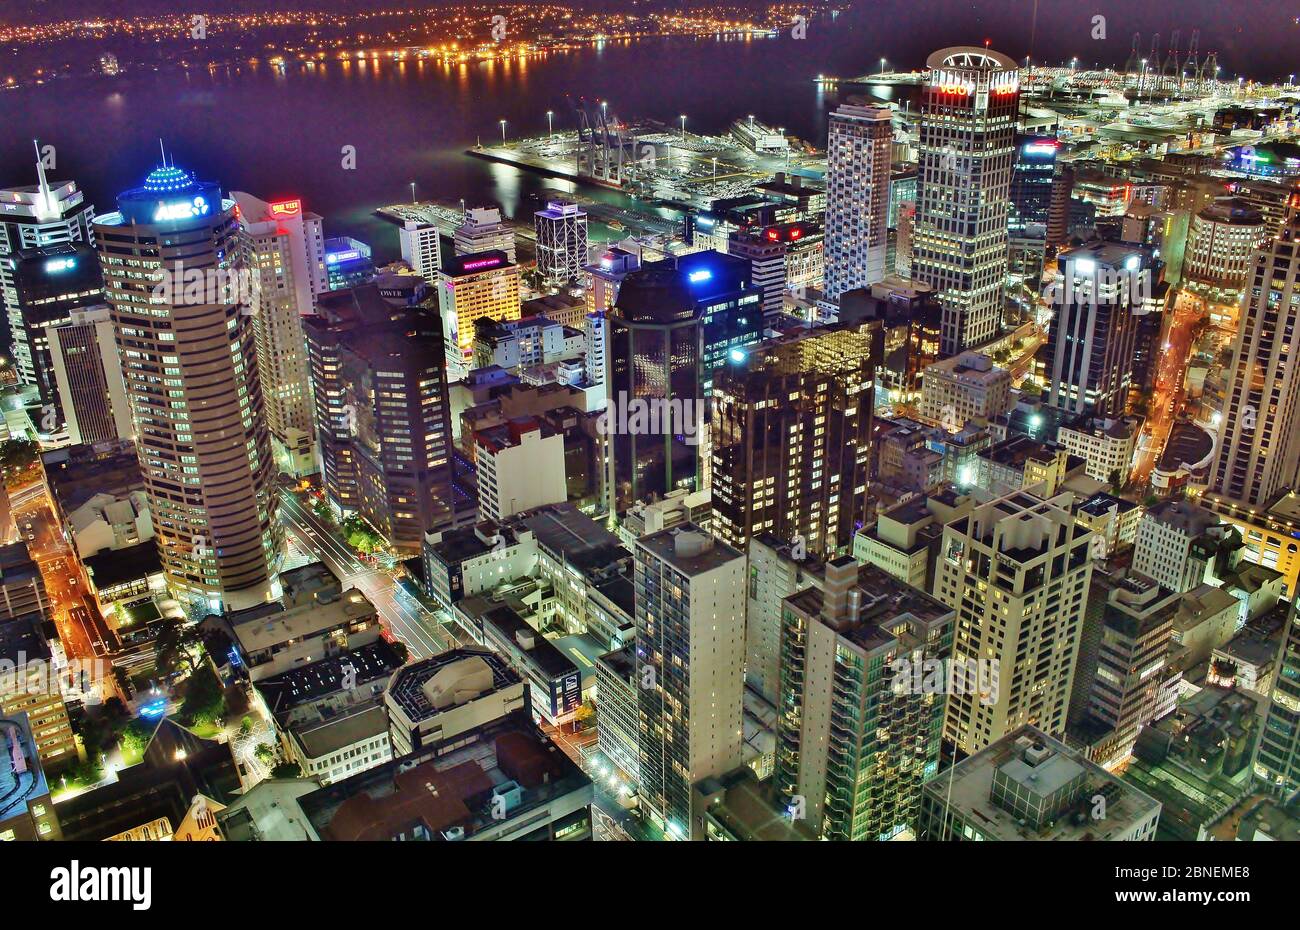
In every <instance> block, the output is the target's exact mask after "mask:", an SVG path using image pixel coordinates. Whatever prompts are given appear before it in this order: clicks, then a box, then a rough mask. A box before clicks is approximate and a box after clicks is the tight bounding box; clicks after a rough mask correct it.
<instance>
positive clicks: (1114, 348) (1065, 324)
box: [1039, 240, 1158, 417]
mask: <svg viewBox="0 0 1300 930" xmlns="http://www.w3.org/2000/svg"><path fill="white" fill-rule="evenodd" d="M1057 263H1058V266H1059V267H1060V269H1061V273H1062V274H1063V276H1064V280H1063V281H1062V282H1061V283H1060V284H1059V286H1057V287H1056V288H1054V289H1053V294H1054V296H1053V299H1052V305H1053V306H1052V313H1053V316H1052V323H1051V326H1050V327H1049V331H1048V336H1047V342H1046V343H1044V344H1043V347H1042V348H1041V349H1040V350H1039V358H1041V359H1042V360H1043V369H1044V373H1045V374H1046V378H1047V391H1046V393H1045V394H1044V398H1043V399H1044V400H1046V401H1047V403H1049V404H1051V405H1052V406H1053V407H1057V408H1058V409H1061V410H1066V411H1069V412H1071V413H1094V414H1097V415H1100V416H1106V417H1117V416H1121V415H1122V414H1123V413H1124V412H1125V410H1126V408H1127V405H1128V395H1129V389H1130V388H1132V387H1133V359H1134V355H1135V351H1134V346H1135V342H1136V339H1137V330H1138V320H1139V319H1140V318H1141V317H1142V316H1143V315H1145V314H1147V313H1151V312H1154V311H1157V309H1158V308H1156V307H1155V306H1154V304H1155V283H1154V278H1155V275H1156V268H1155V267H1154V265H1155V263H1154V260H1153V258H1152V255H1151V250H1150V249H1148V248H1146V247H1145V246H1140V245H1129V244H1127V243H1119V242H1104V241H1100V240H1098V241H1094V242H1090V243H1088V244H1087V245H1081V246H1079V247H1078V248H1075V249H1070V250H1068V251H1065V252H1062V253H1061V254H1060V255H1059V256H1058V257H1057Z"/></svg>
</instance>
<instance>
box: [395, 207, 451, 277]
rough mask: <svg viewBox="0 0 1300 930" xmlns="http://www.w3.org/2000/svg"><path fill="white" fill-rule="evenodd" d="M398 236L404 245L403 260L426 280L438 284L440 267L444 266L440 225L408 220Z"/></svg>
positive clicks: (398, 232)
mask: <svg viewBox="0 0 1300 930" xmlns="http://www.w3.org/2000/svg"><path fill="white" fill-rule="evenodd" d="M397 238H398V240H399V241H400V243H401V246H402V260H403V261H405V262H406V263H407V264H408V265H410V266H411V270H412V271H414V272H415V273H416V274H418V275H419V276H420V277H422V278H424V280H426V281H428V282H429V283H430V284H437V283H438V269H439V268H441V267H442V246H441V245H440V243H439V241H438V227H437V226H435V225H433V224H432V223H421V222H419V221H418V220H407V221H406V222H405V223H404V224H403V225H402V227H401V228H400V229H399V230H398V231H397Z"/></svg>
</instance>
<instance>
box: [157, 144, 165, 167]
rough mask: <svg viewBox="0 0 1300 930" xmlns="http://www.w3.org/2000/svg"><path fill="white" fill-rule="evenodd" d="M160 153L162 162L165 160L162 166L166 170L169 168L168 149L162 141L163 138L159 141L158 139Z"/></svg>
mask: <svg viewBox="0 0 1300 930" xmlns="http://www.w3.org/2000/svg"><path fill="white" fill-rule="evenodd" d="M158 151H160V152H162V160H163V161H162V166H163V167H164V168H166V167H167V149H166V147H165V146H164V145H163V140H162V138H161V137H159V139H158Z"/></svg>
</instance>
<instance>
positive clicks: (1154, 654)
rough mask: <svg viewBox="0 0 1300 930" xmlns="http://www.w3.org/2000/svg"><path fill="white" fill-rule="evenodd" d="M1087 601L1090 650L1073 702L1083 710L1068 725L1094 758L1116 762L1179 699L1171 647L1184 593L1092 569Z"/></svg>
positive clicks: (1079, 670) (1083, 657)
mask: <svg viewBox="0 0 1300 930" xmlns="http://www.w3.org/2000/svg"><path fill="white" fill-rule="evenodd" d="M1088 600H1089V604H1088V609H1087V619H1086V620H1085V626H1086V627H1091V628H1092V629H1088V630H1085V636H1084V639H1085V640H1086V641H1087V642H1088V647H1089V648H1087V649H1083V650H1081V651H1080V658H1079V667H1078V668H1077V669H1076V672H1075V683H1074V695H1073V698H1072V701H1071V703H1073V704H1077V705H1079V706H1080V708H1081V710H1082V712H1083V713H1082V719H1081V720H1080V721H1079V722H1078V724H1077V725H1071V727H1070V730H1071V735H1072V736H1073V737H1074V738H1075V739H1074V741H1075V742H1077V743H1079V744H1081V745H1084V746H1086V747H1087V748H1088V755H1089V758H1091V759H1092V760H1093V761H1094V762H1097V763H1099V764H1102V765H1106V766H1111V765H1113V764H1115V763H1118V762H1122V761H1123V760H1124V759H1126V758H1128V756H1129V755H1130V753H1131V752H1132V751H1133V744H1134V743H1135V742H1136V741H1137V736H1138V731H1139V730H1141V729H1142V727H1144V726H1146V725H1147V724H1148V723H1150V722H1151V721H1152V720H1154V719H1156V718H1157V717H1160V716H1163V714H1164V713H1166V712H1168V711H1169V710H1171V709H1172V704H1173V703H1174V702H1175V699H1174V695H1175V690H1174V688H1175V686H1176V685H1177V682H1178V681H1179V680H1181V678H1182V673H1181V671H1178V672H1172V673H1171V671H1170V669H1169V647H1170V644H1171V642H1172V641H1173V636H1174V618H1175V615H1176V614H1177V613H1178V605H1179V602H1180V597H1179V595H1178V594H1177V593H1176V592H1174V591H1170V590H1169V589H1168V588H1162V587H1161V586H1160V585H1158V584H1156V583H1155V582H1152V581H1147V580H1145V579H1142V578H1138V577H1134V576H1128V577H1124V576H1123V575H1122V574H1119V573H1116V574H1111V573H1109V572H1107V571H1105V570H1104V569H1103V568H1101V567H1097V566H1094V569H1093V577H1092V585H1091V590H1090V592H1089V596H1088ZM1094 639H1095V647H1094V646H1093V640H1094ZM1085 653H1086V655H1085Z"/></svg>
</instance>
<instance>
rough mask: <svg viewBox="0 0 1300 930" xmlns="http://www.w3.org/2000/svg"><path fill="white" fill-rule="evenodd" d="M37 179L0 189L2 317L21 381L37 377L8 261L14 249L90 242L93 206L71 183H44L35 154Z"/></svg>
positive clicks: (33, 381) (41, 164)
mask: <svg viewBox="0 0 1300 930" xmlns="http://www.w3.org/2000/svg"><path fill="white" fill-rule="evenodd" d="M36 178H37V183H36V184H34V185H29V186H25V187H9V188H5V189H4V190H0V204H3V205H4V208H3V210H0V292H3V297H4V309H5V321H6V323H7V327H8V332H9V340H8V345H9V346H12V351H13V359H14V368H15V370H16V371H17V372H18V380H19V382H21V383H22V384H36V383H37V381H38V378H37V373H36V367H37V366H36V363H35V362H34V361H33V359H32V354H31V347H30V346H29V345H28V343H27V341H26V338H27V329H26V327H25V326H24V325H23V320H22V314H21V311H20V310H19V308H18V303H17V300H18V298H17V294H16V292H15V290H14V277H13V273H14V264H13V262H11V261H8V259H11V258H12V257H13V254H14V253H15V252H17V251H19V250H20V249H40V248H44V247H45V246H53V245H63V244H66V243H76V242H82V243H86V244H89V243H90V241H91V232H90V224H91V222H92V221H93V220H94V219H95V208H94V207H93V206H91V205H90V204H88V203H86V202H85V195H84V194H83V193H82V192H81V191H80V190H78V189H77V184H76V182H75V181H55V182H50V181H49V180H47V178H46V176H45V162H44V160H43V158H42V157H41V155H40V153H39V146H38V153H37V160H36Z"/></svg>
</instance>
